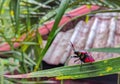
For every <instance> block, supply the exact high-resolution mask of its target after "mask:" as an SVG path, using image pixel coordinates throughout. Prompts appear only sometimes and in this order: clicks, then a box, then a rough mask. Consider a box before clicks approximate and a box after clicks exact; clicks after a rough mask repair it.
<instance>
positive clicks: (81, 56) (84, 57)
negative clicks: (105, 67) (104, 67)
mask: <svg viewBox="0 0 120 84" xmlns="http://www.w3.org/2000/svg"><path fill="white" fill-rule="evenodd" d="M70 43H71V45H72V48H73V51H74V54H76V56H71V57H73V58H78V59H77V60H75V61H74V62H76V61H78V60H81V61H82V62H83V63H92V62H94V61H95V60H94V58H93V57H92V56H91V54H90V53H88V52H87V51H76V50H75V48H74V46H73V44H72V42H70ZM82 62H81V63H82Z"/></svg>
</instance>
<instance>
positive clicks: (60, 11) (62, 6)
mask: <svg viewBox="0 0 120 84" xmlns="http://www.w3.org/2000/svg"><path fill="white" fill-rule="evenodd" d="M69 1H70V0H62V2H61V4H60V7H59V9H58V13H57V15H56V19H55V23H54V25H53V28H52V31H51V32H50V35H49V37H48V40H47V44H46V46H45V48H44V50H43V51H42V53H41V55H40V56H39V58H38V62H37V65H36V66H35V69H34V71H37V70H38V68H39V65H40V63H41V61H42V58H43V57H44V55H45V53H46V52H47V50H48V48H49V46H50V44H51V43H52V41H53V39H54V34H55V31H56V30H57V28H58V24H59V22H60V20H61V18H62V16H63V14H64V12H65V10H66V9H67V6H68V4H69Z"/></svg>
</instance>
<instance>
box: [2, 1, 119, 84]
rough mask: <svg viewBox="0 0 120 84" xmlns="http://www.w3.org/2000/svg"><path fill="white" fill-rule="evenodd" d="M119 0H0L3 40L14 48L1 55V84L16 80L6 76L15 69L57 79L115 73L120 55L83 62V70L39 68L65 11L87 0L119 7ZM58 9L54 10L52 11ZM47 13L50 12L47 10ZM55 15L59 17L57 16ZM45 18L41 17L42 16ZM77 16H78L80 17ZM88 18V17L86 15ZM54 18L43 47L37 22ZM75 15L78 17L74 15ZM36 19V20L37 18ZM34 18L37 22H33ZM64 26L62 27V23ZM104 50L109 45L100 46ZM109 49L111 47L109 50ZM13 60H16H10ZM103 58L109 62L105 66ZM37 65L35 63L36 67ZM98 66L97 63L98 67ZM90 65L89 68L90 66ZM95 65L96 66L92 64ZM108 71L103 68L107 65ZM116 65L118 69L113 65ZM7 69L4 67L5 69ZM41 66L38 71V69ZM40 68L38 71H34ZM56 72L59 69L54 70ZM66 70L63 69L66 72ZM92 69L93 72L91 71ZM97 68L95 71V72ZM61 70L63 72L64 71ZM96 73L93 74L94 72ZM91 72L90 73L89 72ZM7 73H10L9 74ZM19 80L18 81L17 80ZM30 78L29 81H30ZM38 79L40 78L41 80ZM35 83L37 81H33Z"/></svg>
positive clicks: (76, 66)
mask: <svg viewBox="0 0 120 84" xmlns="http://www.w3.org/2000/svg"><path fill="white" fill-rule="evenodd" d="M119 1H120V0H114V1H113V0H62V2H61V1H60V0H46V1H44V0H41V1H40V2H39V1H37V0H1V1H0V27H1V29H0V36H1V37H0V40H1V43H3V42H7V43H8V44H9V45H10V47H11V51H7V52H1V54H2V55H4V57H5V59H3V58H1V60H2V61H0V64H1V65H0V67H2V69H1V72H2V73H1V74H0V75H1V84H3V83H11V84H12V82H11V81H15V80H14V79H13V80H10V79H7V78H4V76H3V74H5V73H6V72H8V71H9V72H10V73H13V74H14V70H17V71H18V73H21V74H25V73H28V72H31V73H30V74H28V75H20V77H21V78H24V76H26V77H28V78H29V77H45V76H48V77H56V78H58V79H69V78H72V79H78V78H86V77H93V76H99V75H107V74H112V73H115V72H118V71H119V66H117V65H118V64H119V58H115V59H109V60H106V61H100V62H96V63H93V64H92V65H91V64H84V65H83V66H82V67H83V68H81V69H83V70H84V71H82V72H80V70H79V69H80V66H79V65H75V66H64V67H60V68H55V69H50V70H43V71H39V70H41V69H42V68H40V65H41V61H42V59H43V57H44V55H45V53H46V52H47V50H48V48H49V46H50V45H51V43H52V41H53V40H54V38H55V36H56V34H57V33H58V32H59V30H57V28H58V24H59V22H60V19H61V17H62V16H63V14H64V12H65V11H66V10H67V8H68V9H69V10H71V9H73V8H75V7H78V6H81V5H83V4H88V5H89V6H90V5H92V4H96V5H100V6H105V7H110V8H112V9H113V8H116V9H117V8H119V7H120V4H119ZM60 3H61V5H60V6H59V7H58V5H59V4H60ZM53 11H55V12H53ZM107 11H110V12H115V11H116V12H119V10H104V11H95V12H91V13H97V12H107ZM46 13H47V14H46ZM55 15H56V18H55V17H54V16H55ZM41 18H42V19H41ZM77 18H78V17H77ZM87 18H88V17H87ZM53 19H55V24H54V26H53V28H52V31H51V33H50V35H49V37H48V40H47V45H46V46H45V48H43V46H42V45H43V42H42V41H43V40H42V38H41V35H40V34H39V33H38V32H37V28H38V26H41V25H43V24H44V22H46V21H48V20H53ZM74 19H76V18H74ZM34 21H35V22H34ZM86 21H87V20H86ZM33 22H34V23H33ZM61 28H62V27H61ZM34 31H36V34H35V37H34V38H31V37H32V34H33V32H34ZM23 33H26V34H27V35H26V37H27V38H26V39H25V40H24V41H23V42H21V41H19V40H15V41H14V40H11V39H13V38H19V37H20V36H21V35H22V34H23ZM17 41H18V42H20V44H21V47H19V48H16V49H14V47H13V43H14V42H17ZM101 50H103V51H104V52H105V51H106V50H109V48H108V49H105V50H104V49H101ZM32 51H34V52H35V53H34V56H32V55H31V54H32V53H31V52H32ZM118 51H119V48H118V49H116V50H114V49H112V50H109V52H117V53H118ZM106 52H108V51H106ZM11 59H12V60H13V63H12V62H11V61H10V60H11ZM104 62H107V63H106V64H105V65H104V66H102V64H104ZM111 63H113V65H115V66H114V67H112V68H111V67H108V66H109V65H111ZM34 66H36V67H35V68H34ZM96 66H98V67H96ZM88 67H89V68H90V69H88ZM93 67H95V70H93V69H92V68H93ZM107 67H108V70H109V72H108V73H106V72H104V70H105V69H107ZM113 68H115V69H113ZM3 69H4V70H3ZM37 70H38V71H37ZM34 71H37V72H34ZM71 71H74V73H73V74H70V72H71ZM55 72H58V73H56V74H55ZM63 72H64V73H63ZM90 72H91V73H90ZM94 72H96V73H94ZM61 73H62V74H61ZM93 73H94V74H93ZM87 74H90V75H87ZM6 76H7V75H6ZM7 77H18V76H12V75H11V76H7ZM25 81H27V80H26V79H24V80H23V81H18V82H21V83H22V82H25ZM16 82H17V81H16ZM28 82H29V81H27V83H28ZM38 82H39V81H38ZM33 83H35V82H33Z"/></svg>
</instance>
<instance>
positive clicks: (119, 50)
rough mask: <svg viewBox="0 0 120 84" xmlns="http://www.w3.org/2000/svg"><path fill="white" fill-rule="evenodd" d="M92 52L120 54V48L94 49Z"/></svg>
mask: <svg viewBox="0 0 120 84" xmlns="http://www.w3.org/2000/svg"><path fill="white" fill-rule="evenodd" d="M88 51H90V52H106V53H120V48H92V49H89V50H88Z"/></svg>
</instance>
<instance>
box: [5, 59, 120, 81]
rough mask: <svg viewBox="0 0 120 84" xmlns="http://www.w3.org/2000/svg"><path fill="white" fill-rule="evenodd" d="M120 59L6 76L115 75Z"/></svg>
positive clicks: (72, 76)
mask: <svg viewBox="0 0 120 84" xmlns="http://www.w3.org/2000/svg"><path fill="white" fill-rule="evenodd" d="M119 64H120V57H117V58H113V59H108V60H103V61H98V62H94V63H85V64H83V65H81V66H80V65H74V66H64V67H59V68H53V69H48V70H41V71H37V72H32V73H28V74H21V75H5V77H8V78H33V77H55V78H56V79H80V78H88V77H96V76H104V75H108V74H114V73H117V72H119V71H120V66H119Z"/></svg>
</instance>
